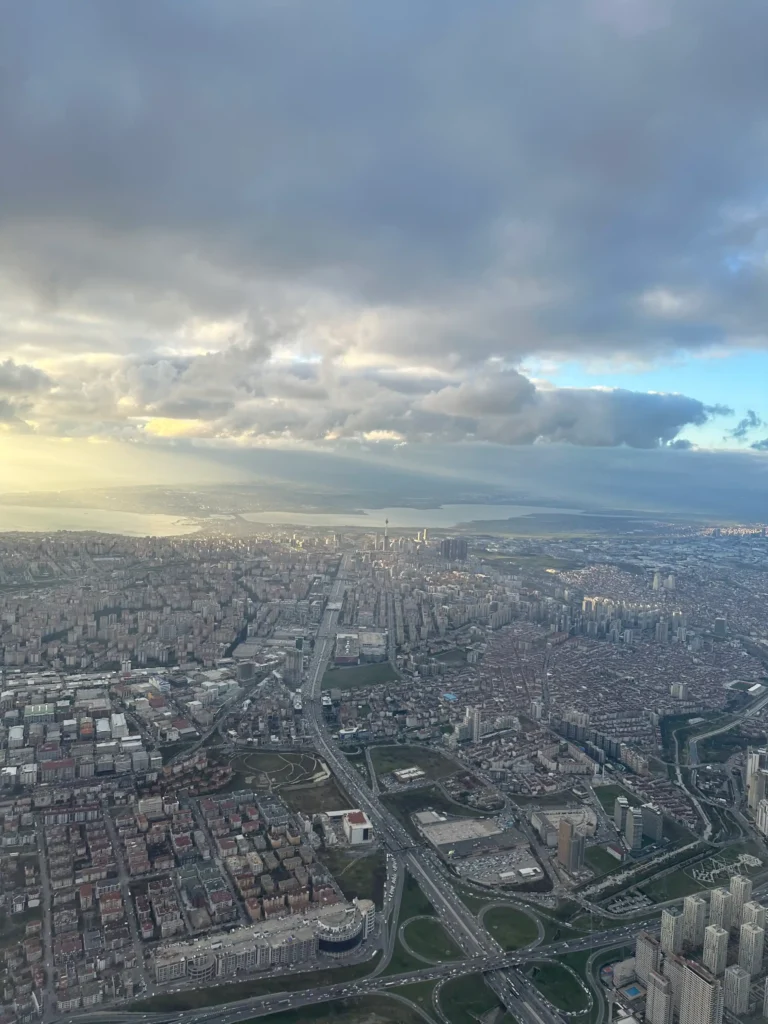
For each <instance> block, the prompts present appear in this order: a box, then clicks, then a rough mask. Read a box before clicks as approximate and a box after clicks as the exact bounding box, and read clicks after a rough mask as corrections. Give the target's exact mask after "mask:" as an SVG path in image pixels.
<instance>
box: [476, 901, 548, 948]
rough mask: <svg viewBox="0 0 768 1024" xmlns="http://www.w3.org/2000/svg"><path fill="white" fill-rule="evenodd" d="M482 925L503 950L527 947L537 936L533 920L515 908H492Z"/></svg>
mask: <svg viewBox="0 0 768 1024" xmlns="http://www.w3.org/2000/svg"><path fill="white" fill-rule="evenodd" d="M483 924H484V925H485V927H486V928H487V929H488V931H489V932H490V933H491V935H492V936H493V937H494V939H496V941H497V942H498V943H499V945H500V946H501V947H502V948H503V949H521V948H522V947H523V946H529V945H530V944H531V943H532V942H534V941H535V940H536V937H537V936H538V934H539V931H538V928H537V927H536V922H535V921H534V920H533V918H531V917H530V916H529V915H528V914H526V913H525V912H524V911H522V910H517V909H516V908H515V907H493V908H492V909H491V910H489V911H488V913H487V914H485V916H484V917H483Z"/></svg>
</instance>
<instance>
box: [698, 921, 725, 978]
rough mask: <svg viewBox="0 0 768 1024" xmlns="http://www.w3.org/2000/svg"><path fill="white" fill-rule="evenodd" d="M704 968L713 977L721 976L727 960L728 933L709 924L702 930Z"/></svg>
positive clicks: (717, 926)
mask: <svg viewBox="0 0 768 1024" xmlns="http://www.w3.org/2000/svg"><path fill="white" fill-rule="evenodd" d="M701 959H702V960H703V961H704V966H705V967H706V968H707V969H708V970H710V971H711V972H712V974H714V976H715V977H718V975H720V974H722V973H723V971H724V970H725V965H726V963H727V959H728V932H727V931H726V930H725V928H721V927H720V926H719V925H716V924H710V925H707V927H706V928H705V929H704V955H703V956H702V958H701Z"/></svg>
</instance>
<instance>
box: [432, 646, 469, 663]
mask: <svg viewBox="0 0 768 1024" xmlns="http://www.w3.org/2000/svg"><path fill="white" fill-rule="evenodd" d="M466 660H467V652H466V651H465V650H464V648H463V647H451V649H450V650H448V651H442V652H441V653H440V654H436V655H435V661H442V663H443V664H444V665H464V664H465V663H466Z"/></svg>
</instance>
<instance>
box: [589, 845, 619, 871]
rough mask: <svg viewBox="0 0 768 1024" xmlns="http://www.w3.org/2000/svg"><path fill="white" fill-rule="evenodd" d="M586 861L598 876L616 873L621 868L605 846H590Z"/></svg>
mask: <svg viewBox="0 0 768 1024" xmlns="http://www.w3.org/2000/svg"><path fill="white" fill-rule="evenodd" d="M584 860H585V861H586V862H587V865H588V866H589V867H590V868H592V870H593V871H594V872H595V874H596V875H607V874H608V872H609V871H616V870H617V869H618V868H620V867H621V864H620V863H619V861H617V860H616V858H615V857H614V856H613V855H612V854H610V853H608V851H607V850H606V848H605V847H604V846H588V847H587V849H586V851H585V853H584Z"/></svg>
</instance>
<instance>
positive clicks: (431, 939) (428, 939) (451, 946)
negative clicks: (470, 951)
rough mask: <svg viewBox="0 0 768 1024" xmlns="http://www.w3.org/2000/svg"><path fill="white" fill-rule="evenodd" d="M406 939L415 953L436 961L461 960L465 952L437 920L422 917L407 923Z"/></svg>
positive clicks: (405, 929)
mask: <svg viewBox="0 0 768 1024" xmlns="http://www.w3.org/2000/svg"><path fill="white" fill-rule="evenodd" d="M403 932H404V937H405V941H406V942H407V943H408V945H409V946H410V948H411V949H412V950H413V952H414V953H418V954H419V956H423V957H426V958H427V960H432V961H434V962H435V963H437V962H438V961H441V960H461V959H462V958H463V956H464V954H463V953H462V952H461V950H460V949H459V947H458V946H457V945H456V943H455V942H454V941H453V939H452V938H451V937H450V936H449V935H448V933H447V932H446V930H445V928H443V926H442V925H441V924H438V923H437V921H432V920H427V918H424V917H420V918H417V919H416V920H415V921H411V922H410V923H409V924H406V926H405V928H404V929H403Z"/></svg>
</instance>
